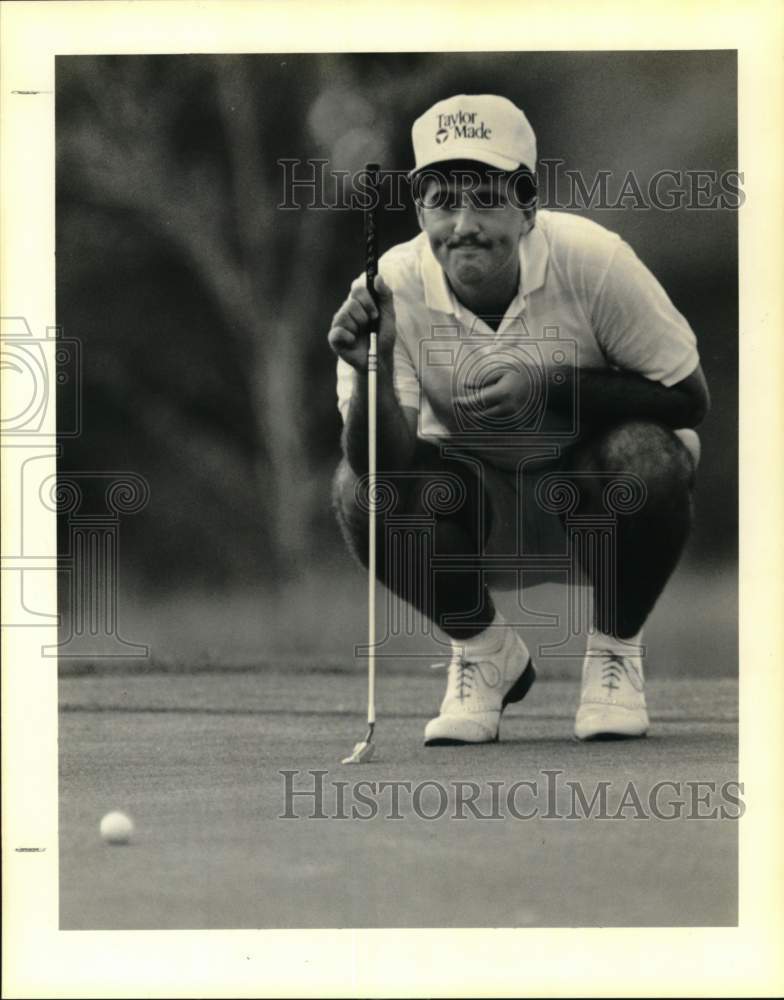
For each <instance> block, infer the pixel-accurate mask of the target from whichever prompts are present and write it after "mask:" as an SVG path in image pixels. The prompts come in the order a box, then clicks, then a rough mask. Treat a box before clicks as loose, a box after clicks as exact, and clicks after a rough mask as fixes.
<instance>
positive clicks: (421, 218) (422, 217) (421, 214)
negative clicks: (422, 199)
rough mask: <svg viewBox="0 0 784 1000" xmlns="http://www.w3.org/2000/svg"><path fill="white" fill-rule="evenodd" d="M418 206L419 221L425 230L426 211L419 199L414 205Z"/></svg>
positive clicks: (417, 215) (420, 226)
mask: <svg viewBox="0 0 784 1000" xmlns="http://www.w3.org/2000/svg"><path fill="white" fill-rule="evenodd" d="M414 207H415V208H416V217H417V222H418V223H419V228H420V229H421V230H423V231H424V228H425V213H424V210H423V208H422V205H421V204H420V203H419V202H418V201H417V202H416V203H415V205H414Z"/></svg>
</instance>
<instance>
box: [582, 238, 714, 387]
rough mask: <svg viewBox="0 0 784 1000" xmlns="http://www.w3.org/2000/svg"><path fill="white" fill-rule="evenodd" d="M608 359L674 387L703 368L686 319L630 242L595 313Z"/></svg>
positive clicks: (608, 278)
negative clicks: (700, 366)
mask: <svg viewBox="0 0 784 1000" xmlns="http://www.w3.org/2000/svg"><path fill="white" fill-rule="evenodd" d="M591 314H592V321H593V324H594V330H595V332H596V337H597V340H598V343H599V346H600V347H601V349H602V351H603V352H604V355H605V357H606V358H607V361H608V362H609V363H610V364H611V365H613V366H614V367H616V368H620V369H622V370H627V371H633V372H638V373H639V374H640V375H644V376H645V377H646V378H649V379H651V380H652V381H654V382H661V383H662V384H663V385H665V386H667V387H669V386H672V385H675V384H676V382H680V381H681V380H682V379H684V378H686V377H687V376H688V375H690V374H691V373H692V372H693V371H694V369H695V368H696V367H697V365H698V364H699V360H700V358H699V354H698V352H697V339H696V337H695V336H694V333H693V331H692V329H691V327H690V326H689V324H688V323H687V321H686V319H685V318H684V317H683V316H682V315H681V313H679V312H678V310H677V309H676V308H675V306H674V305H673V304H672V302H671V301H670V299H669V297H668V295H667V293H666V292H665V291H664V289H663V288H662V286H661V285H660V284H659V282H658V281H657V280H656V278H655V277H654V276H653V274H651V272H650V271H649V270H648V268H647V267H646V266H645V265H644V264H643V262H642V261H641V260H640V259H639V257H637V255H636V254H635V253H634V251H633V250H632V249H631V247H630V246H629V245H628V244H627V243H623V242H622V243H620V244H619V246H618V249H617V250H616V252H615V253H614V255H613V257H612V259H611V261H610V265H609V267H608V270H607V273H606V275H605V278H604V281H603V282H602V285H601V287H600V289H599V292H598V294H597V295H596V298H595V300H594V303H593V307H592V310H591Z"/></svg>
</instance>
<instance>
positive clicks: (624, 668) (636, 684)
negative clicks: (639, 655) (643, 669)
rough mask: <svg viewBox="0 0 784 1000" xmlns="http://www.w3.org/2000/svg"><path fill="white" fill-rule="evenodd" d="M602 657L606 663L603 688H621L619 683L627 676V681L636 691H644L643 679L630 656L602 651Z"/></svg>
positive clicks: (603, 668) (609, 650) (608, 650)
mask: <svg viewBox="0 0 784 1000" xmlns="http://www.w3.org/2000/svg"><path fill="white" fill-rule="evenodd" d="M600 655H601V656H602V657H603V659H604V663H603V664H602V687H606V688H609V689H610V690H614V689H616V688H619V687H620V684H619V681H620V680H621V679H622V678H623V676H624V675H626V679H627V680H628V681H629V683H630V684H631V685H632V687H633V688H634V689H635V691H642V689H643V682H642V678H641V677H640V673H639V671H638V670H637V668H636V667H635V666H634V664H633V663H632V662H631V660H630V658H629V657H628V656H623V655H622V654H620V653H614V652H613V651H612V650H611V649H603V650H601V651H600Z"/></svg>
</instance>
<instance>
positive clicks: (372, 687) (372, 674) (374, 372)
mask: <svg viewBox="0 0 784 1000" xmlns="http://www.w3.org/2000/svg"><path fill="white" fill-rule="evenodd" d="M366 170H367V173H368V176H369V179H370V193H371V198H370V202H371V204H370V206H369V207H368V208H366V209H365V220H364V221H365V283H366V286H367V289H368V291H369V292H370V294H371V296H372V297H373V301H374V302H375V303H376V305H378V301H377V298H376V288H375V284H374V281H375V277H376V274H377V273H378V236H377V232H376V206H377V201H378V172H379V165H378V164H377V163H368V165H367V167H366ZM367 379H368V507H369V525H368V529H369V530H368V545H369V549H368V710H367V723H368V729H367V733H366V735H365V738H364V740H361V741H360V742H359V743H356V744H355V745H354V749H353V750H352V751H351V754H350V755H349V756H348V757H344V758H343V760H342V761H341V763H343V764H364V763H365V762H366V761H368V760H370V759H371V758H372V757H373V754H374V753H375V751H376V746H375V744H374V743H373V731H374V730H375V728H376V464H377V463H376V393H377V379H378V331H377V330H375V329H372V328H371V331H370V341H369V343H368V363H367Z"/></svg>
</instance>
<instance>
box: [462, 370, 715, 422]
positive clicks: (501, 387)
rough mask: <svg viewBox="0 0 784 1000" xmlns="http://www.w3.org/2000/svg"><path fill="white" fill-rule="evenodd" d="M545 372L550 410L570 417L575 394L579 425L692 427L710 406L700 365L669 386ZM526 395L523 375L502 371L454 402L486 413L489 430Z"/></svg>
mask: <svg viewBox="0 0 784 1000" xmlns="http://www.w3.org/2000/svg"><path fill="white" fill-rule="evenodd" d="M548 374H549V378H550V384H549V388H548V393H547V406H548V408H551V409H552V410H553V412H555V413H566V414H568V413H569V411H570V410H571V408H572V407H573V405H574V399H575V390H576V393H577V401H578V407H579V412H578V419H579V422H580V425H581V426H585V425H591V424H594V425H595V424H601V423H613V422H617V421H619V420H627V419H628V420H655V421H658V422H659V423H662V424H666V425H667V426H668V427H672V428H673V429H677V428H681V427H696V426H697V424H699V423H700V421H701V420H702V419H703V417H704V416H705V414H706V413H707V412H708V408H709V406H710V396H709V393H708V386H707V383H706V381H705V376H704V375H703V372H702V368H701V367H700V365H699V364H698V365H697V367H696V368H695V370H694V371H693V372H692V373H691V375H689V376H688V377H687V378H685V379H682V380H681V381H680V382H676V384H675V385H673V386H670V387H669V388H668V387H667V386H665V385H663V384H662V383H661V382H654V381H652V380H651V379H648V378H645V376H644V375H637V374H636V373H634V372H624V371H613V370H604V369H595V368H594V369H590V368H589V369H573V370H572V371H571V373H569V372H567V371H565V370H564V369H563V368H559V369H558V371H557V372H556V371H555V370H552V371H550V372H548ZM556 375H557V376H558V381H556V380H555V376H556ZM575 380H576V381H577V385H576V386H575ZM529 392H530V387H529V380H528V379H527V378H526V377H525V376H523V375H522V374H521V373H520V372H516V371H505V372H504V373H503V374H502V375H500V377H499V378H498V379H497V380H496V381H495V382H494V383H493V384H492V385H488V386H487V387H486V388H484V389H482V390H480V391H479V392H477V393H474V394H472V396H471V398H470V399H469V398H468V397H466V398H462V399H456V400H455V403H456V404H457V405H458V406H460V405H462V406H467V407H471V408H472V409H473V411H474V413H476V412H477V411H478V412H481V413H483V414H485V415H486V416H487V417H488V426H492V424H493V422H494V421H497V420H498V419H500V418H504V417H511V416H513V415H514V414H515V413H520V412H522V411H523V410H524V409H525V405H526V402H527V398H528V393H529Z"/></svg>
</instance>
